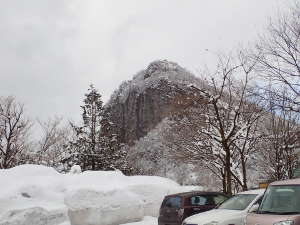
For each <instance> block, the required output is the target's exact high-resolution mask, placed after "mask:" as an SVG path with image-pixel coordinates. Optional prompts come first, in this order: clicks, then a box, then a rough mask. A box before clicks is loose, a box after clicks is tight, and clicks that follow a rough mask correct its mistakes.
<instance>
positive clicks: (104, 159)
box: [65, 85, 131, 174]
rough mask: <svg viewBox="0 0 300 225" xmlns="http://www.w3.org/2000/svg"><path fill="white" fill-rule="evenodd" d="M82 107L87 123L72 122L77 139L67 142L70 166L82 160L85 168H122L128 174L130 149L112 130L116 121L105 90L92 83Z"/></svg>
mask: <svg viewBox="0 0 300 225" xmlns="http://www.w3.org/2000/svg"><path fill="white" fill-rule="evenodd" d="M83 102H84V105H83V106H81V109H82V111H83V112H82V120H83V126H76V125H74V124H71V125H72V128H73V130H74V131H75V137H74V140H73V141H70V143H69V144H68V145H67V146H66V147H67V149H68V150H69V152H70V154H69V155H68V157H67V158H66V160H65V162H67V163H68V166H72V165H74V164H78V165H80V166H81V168H82V170H115V169H118V170H121V171H122V172H124V173H126V174H128V173H130V171H131V168H130V167H129V166H128V163H127V161H126V157H127V151H124V150H122V148H121V146H120V144H119V142H118V139H117V136H116V135H115V134H112V132H110V131H111V129H113V123H112V122H111V121H110V120H109V119H108V115H109V114H108V112H106V111H105V110H104V107H103V102H102V100H101V94H100V93H98V90H96V89H95V88H94V86H93V85H90V88H89V89H88V93H87V94H85V99H84V101H83Z"/></svg>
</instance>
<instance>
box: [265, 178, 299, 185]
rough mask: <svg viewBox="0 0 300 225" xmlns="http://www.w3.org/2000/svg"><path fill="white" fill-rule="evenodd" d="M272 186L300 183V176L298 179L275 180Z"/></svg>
mask: <svg viewBox="0 0 300 225" xmlns="http://www.w3.org/2000/svg"><path fill="white" fill-rule="evenodd" d="M270 185H271V186H274V185H300V178H297V179H290V180H282V181H275V182H273V183H271V184H270Z"/></svg>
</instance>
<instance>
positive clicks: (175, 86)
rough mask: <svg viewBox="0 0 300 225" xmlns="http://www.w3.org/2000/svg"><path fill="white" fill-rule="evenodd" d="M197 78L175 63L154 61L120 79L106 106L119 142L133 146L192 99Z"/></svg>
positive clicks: (198, 82) (197, 81) (198, 80)
mask: <svg viewBox="0 0 300 225" xmlns="http://www.w3.org/2000/svg"><path fill="white" fill-rule="evenodd" d="M191 84H198V86H199V85H201V80H200V79H199V78H197V77H195V76H194V75H193V74H192V73H190V72H189V71H188V70H186V69H184V68H182V67H181V66H179V65H178V64H177V63H174V62H169V61H167V60H162V61H155V62H152V63H150V65H149V66H148V67H147V68H146V69H145V70H143V71H141V72H139V73H137V74H136V75H135V76H134V77H133V79H132V80H130V81H125V82H123V83H122V84H121V85H120V87H119V88H118V89H117V90H116V91H115V92H114V93H113V95H112V97H111V99H110V101H109V102H108V104H107V105H106V107H107V109H108V111H109V112H110V115H111V121H112V122H113V123H114V124H115V126H116V130H115V132H116V133H117V134H118V136H119V138H120V142H122V143H126V144H129V145H130V146H132V145H134V143H135V141H137V140H139V139H140V138H141V137H144V136H146V135H147V134H148V132H149V131H151V130H152V129H154V128H155V127H156V126H157V124H158V123H160V122H161V121H162V120H163V119H164V118H166V117H168V116H169V115H170V114H172V113H174V112H176V111H177V110H178V109H179V108H180V107H183V106H184V105H186V104H189V103H190V102H191V101H192V99H193V91H192V89H191V88H190V87H189V86H190V85H191Z"/></svg>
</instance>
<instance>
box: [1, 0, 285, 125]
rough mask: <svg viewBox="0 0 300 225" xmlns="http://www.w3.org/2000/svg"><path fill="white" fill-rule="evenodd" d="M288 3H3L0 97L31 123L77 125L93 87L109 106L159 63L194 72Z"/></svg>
mask: <svg viewBox="0 0 300 225" xmlns="http://www.w3.org/2000/svg"><path fill="white" fill-rule="evenodd" d="M283 2H286V1H283V0H278V1H275V0H264V1H261V0H226V1H224V0H223V1H220V0H187V1H182V0H164V1H161V0H152V1H141V0H128V1H127V0H126V1H124V0H89V1H82V0H72V1H69V0H43V1H40V0H28V1H21V2H20V1H17V0H11V1H8V0H6V1H5V0H3V1H1V6H2V7H1V8H0V32H1V36H0V49H1V51H0V62H1V63H0V95H14V96H16V97H17V99H19V100H20V101H22V102H24V103H25V105H26V106H27V111H28V113H29V114H30V115H31V117H32V118H36V117H40V118H42V119H45V118H47V117H49V116H53V115H55V114H57V115H63V116H64V117H65V118H67V119H74V120H78V119H79V118H80V107H79V105H80V104H81V100H82V98H83V95H84V93H85V92H86V90H87V88H88V85H89V84H90V83H94V84H95V86H96V87H97V88H98V89H99V91H100V92H101V93H102V95H103V98H104V100H107V99H108V98H109V96H110V94H111V93H112V92H113V90H114V89H116V88H117V87H118V85H119V84H120V83H121V82H122V81H123V80H128V79H131V78H132V76H133V75H134V74H135V73H136V72H138V71H139V70H141V69H143V68H145V67H146V66H147V65H148V64H149V63H150V62H151V61H153V60H156V59H165V58H166V59H170V60H173V61H176V62H178V63H179V64H181V65H183V66H185V67H187V68H189V69H190V70H195V69H197V68H199V67H201V66H202V65H203V64H205V63H208V64H209V63H211V61H212V55H213V54H214V53H216V52H218V51H230V50H231V49H233V48H235V47H236V46H238V45H239V44H247V43H248V42H249V41H252V40H253V39H255V38H256V35H257V33H258V32H261V31H262V30H263V27H264V26H265V25H266V23H267V22H268V17H269V16H271V15H273V14H274V11H276V10H274V9H277V8H278V7H279V6H281V5H282V4H283Z"/></svg>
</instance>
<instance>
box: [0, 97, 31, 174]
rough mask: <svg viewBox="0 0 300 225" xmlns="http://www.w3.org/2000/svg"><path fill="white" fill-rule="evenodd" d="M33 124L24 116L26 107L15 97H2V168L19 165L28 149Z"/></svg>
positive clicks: (0, 152) (0, 139) (0, 111)
mask: <svg viewBox="0 0 300 225" xmlns="http://www.w3.org/2000/svg"><path fill="white" fill-rule="evenodd" d="M30 126H31V123H30V121H29V120H28V119H26V118H25V116H24V106H23V105H21V104H19V103H17V102H16V100H15V98H13V97H0V168H2V169H6V168H10V167H13V166H15V165H17V164H18V163H19V159H20V156H21V153H22V151H24V150H25V149H26V148H27V141H28V134H29V128H30Z"/></svg>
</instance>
